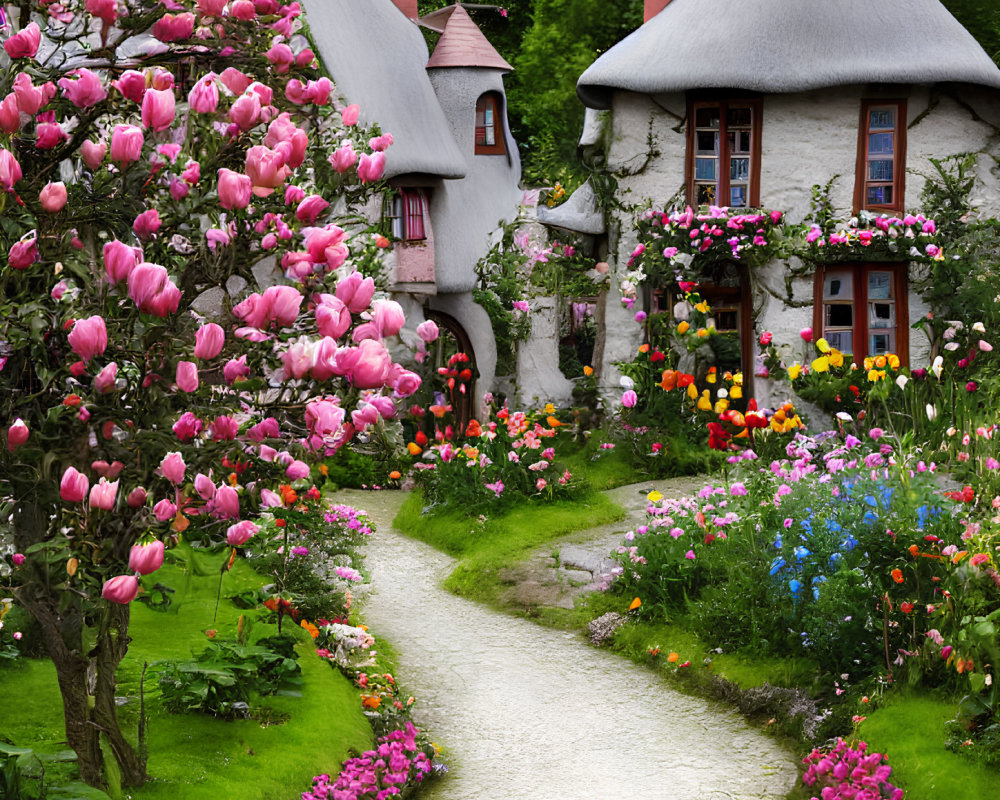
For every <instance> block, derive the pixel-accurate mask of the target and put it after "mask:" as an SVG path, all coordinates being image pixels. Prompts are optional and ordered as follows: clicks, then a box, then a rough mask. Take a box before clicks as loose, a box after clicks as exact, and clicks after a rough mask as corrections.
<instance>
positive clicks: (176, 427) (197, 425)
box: [171, 411, 205, 442]
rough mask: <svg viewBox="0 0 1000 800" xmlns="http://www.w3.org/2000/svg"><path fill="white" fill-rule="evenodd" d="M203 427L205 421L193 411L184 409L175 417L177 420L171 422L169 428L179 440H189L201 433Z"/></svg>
mask: <svg viewBox="0 0 1000 800" xmlns="http://www.w3.org/2000/svg"><path fill="white" fill-rule="evenodd" d="M203 427H205V423H203V422H202V421H201V420H200V419H199V418H198V416H197V415H196V414H195V413H194V412H193V411H185V412H184V413H183V414H181V415H180V416H179V417H178V418H177V422H175V423H174V424H173V427H172V428H171V430H173V432H174V436H176V437H177V438H178V439H179V440H180V441H182V442H190V441H191V440H192V439H194V437H195V436H197V435H198V434H199V433H201V429H202V428H203Z"/></svg>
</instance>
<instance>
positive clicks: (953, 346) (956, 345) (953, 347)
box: [944, 342, 962, 352]
mask: <svg viewBox="0 0 1000 800" xmlns="http://www.w3.org/2000/svg"><path fill="white" fill-rule="evenodd" d="M961 346H962V345H960V344H959V343H958V342H948V344H946V345H945V346H944V349H945V350H948V351H949V352H952V351H954V350H958V348H959V347H961Z"/></svg>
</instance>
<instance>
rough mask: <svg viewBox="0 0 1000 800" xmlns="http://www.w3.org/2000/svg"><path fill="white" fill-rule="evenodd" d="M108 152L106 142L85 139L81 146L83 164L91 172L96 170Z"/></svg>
mask: <svg viewBox="0 0 1000 800" xmlns="http://www.w3.org/2000/svg"><path fill="white" fill-rule="evenodd" d="M107 152H108V146H107V145H106V144H105V143H104V142H92V141H90V139H84V141H83V144H82V145H80V155H82V156H83V163H84V164H86V165H87V168H88V169H90V170H96V169H97V168H98V167H100V166H101V162H103V161H104V155H105V154H106V153H107Z"/></svg>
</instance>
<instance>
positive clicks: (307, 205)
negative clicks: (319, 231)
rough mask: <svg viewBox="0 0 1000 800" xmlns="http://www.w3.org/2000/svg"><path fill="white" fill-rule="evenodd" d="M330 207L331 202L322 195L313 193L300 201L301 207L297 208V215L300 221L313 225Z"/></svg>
mask: <svg viewBox="0 0 1000 800" xmlns="http://www.w3.org/2000/svg"><path fill="white" fill-rule="evenodd" d="M329 207H330V204H329V203H328V202H327V201H326V200H324V199H323V198H322V197H320V195H318V194H311V195H309V196H308V197H307V198H305V199H304V200H303V201H302V202H301V203H299V207H298V208H296V209H295V217H296V219H298V220H299V221H301V222H305V223H306V224H307V225H311V224H312V223H313V222H315V221H316V219H317V218H318V217H319V215H320V214H322V213H323V212H324V211H326V210H327V209H328V208H329Z"/></svg>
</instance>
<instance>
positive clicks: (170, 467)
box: [160, 453, 187, 486]
mask: <svg viewBox="0 0 1000 800" xmlns="http://www.w3.org/2000/svg"><path fill="white" fill-rule="evenodd" d="M186 468H187V465H186V464H185V463H184V457H183V456H182V455H181V454H180V453H167V454H166V455H165V456H164V457H163V460H162V461H161V462H160V472H161V473H163V477H164V478H166V479H167V480H168V481H170V482H171V483H172V484H174V485H175V486H177V485H178V484H180V483H181V482H183V480H184V470H185V469H186Z"/></svg>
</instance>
